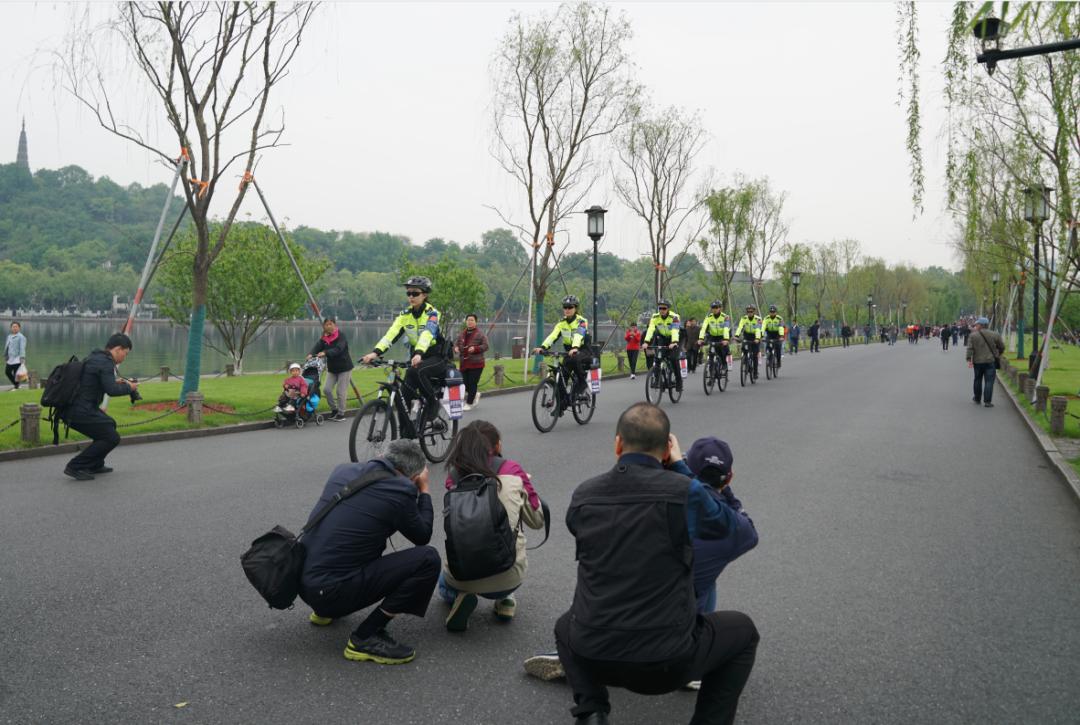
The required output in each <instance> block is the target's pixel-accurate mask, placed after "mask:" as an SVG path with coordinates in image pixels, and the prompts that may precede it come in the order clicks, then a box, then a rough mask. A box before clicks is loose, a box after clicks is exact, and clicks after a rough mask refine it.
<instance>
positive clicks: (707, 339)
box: [697, 300, 731, 366]
mask: <svg viewBox="0 0 1080 725" xmlns="http://www.w3.org/2000/svg"><path fill="white" fill-rule="evenodd" d="M730 340H731V318H730V317H728V316H727V315H725V314H724V303H723V302H721V301H720V300H713V302H712V304H711V305H709V314H708V316H706V317H705V319H704V320H702V321H701V334H700V335H698V342H697V344H698V347H704V346H705V345H708V346H709V347H710V348H712V349H714V350H715V351H716V353H717V354H718V355H719V356H720V360H721V361H722V362H721V366H724V365H727V359H728V355H730V354H731V348H730V346H729V341H730Z"/></svg>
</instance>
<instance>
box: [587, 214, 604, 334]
mask: <svg viewBox="0 0 1080 725" xmlns="http://www.w3.org/2000/svg"><path fill="white" fill-rule="evenodd" d="M585 214H586V215H587V216H588V219H589V239H591V240H592V325H593V329H594V330H596V331H595V332H593V346H592V347H593V354H594V355H599V354H600V343H599V342H597V340H598V339H599V335H600V333H599V327H598V325H599V324H600V321H599V320H598V319H597V317H596V297H597V291H596V279H597V271H596V270H597V264H598V261H599V244H600V238H601V237H603V236H604V215H605V214H607V209H605V208H604V207H602V206H599V205H598V204H593V205H592V206H590V207H589V208H588V209H586V210H585Z"/></svg>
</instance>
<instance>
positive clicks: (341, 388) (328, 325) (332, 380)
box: [308, 317, 353, 423]
mask: <svg viewBox="0 0 1080 725" xmlns="http://www.w3.org/2000/svg"><path fill="white" fill-rule="evenodd" d="M313 357H321V358H323V359H324V360H326V387H325V389H324V392H325V394H326V402H327V404H328V405H329V406H330V420H333V421H337V422H339V423H340V422H341V421H343V420H345V409H346V407H347V404H348V401H347V398H348V395H349V385H350V384H351V383H352V369H353V361H352V357H351V356H350V355H349V343H348V341H347V340H346V339H345V333H344V332H342V331H341V330H340V329H338V326H337V320H335V319H334V318H333V317H327V318H326V319H324V320H323V334H322V337H320V338H319V340H318V342H316V343H315V347H313V348H311V352H310V353H309V354H308V359H309V360H310V359H311V358H313ZM335 391H336V392H335Z"/></svg>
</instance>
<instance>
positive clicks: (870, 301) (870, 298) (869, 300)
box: [866, 295, 874, 327]
mask: <svg viewBox="0 0 1080 725" xmlns="http://www.w3.org/2000/svg"><path fill="white" fill-rule="evenodd" d="M873 314H874V295H866V324H867V325H870V326H871V327H873V323H872V322H871V316H872V315H873Z"/></svg>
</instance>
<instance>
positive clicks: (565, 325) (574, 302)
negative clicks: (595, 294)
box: [533, 295, 592, 397]
mask: <svg viewBox="0 0 1080 725" xmlns="http://www.w3.org/2000/svg"><path fill="white" fill-rule="evenodd" d="M580 306H581V304H580V303H579V302H578V298H577V297H576V296H575V295H567V296H566V297H563V301H562V308H563V318H562V319H561V320H559V321H558V322H556V323H555V327H553V328H552V330H551V334H550V335H548V336H547V338H546V339H545V340H544V341H543V342H542V343H540V347H537V348H534V349H533V353H534V354H535V353H541V352H547V350H549V349H550V348H551V346H552V345H554V344H555V341H556V340H558V339H560V338H561V339H562V343H563V349H564V350H566V352H567V356H566V357H564V358H563V361H562V368H563V375H565V376H566V377H567V378H569V379H571V380H573V381H574V396H575V397H576V396H578V395H580V394H582V393H585V392H586V391H587V388H586V384H587V383H588V377H589V372H588V371H589V367H590V366H591V365H592V354H591V353H590V351H589V348H588V340H589V321H588V320H586V319H585V318H584V317H582V316H581V315H579V314H578V308H579V307H580Z"/></svg>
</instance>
